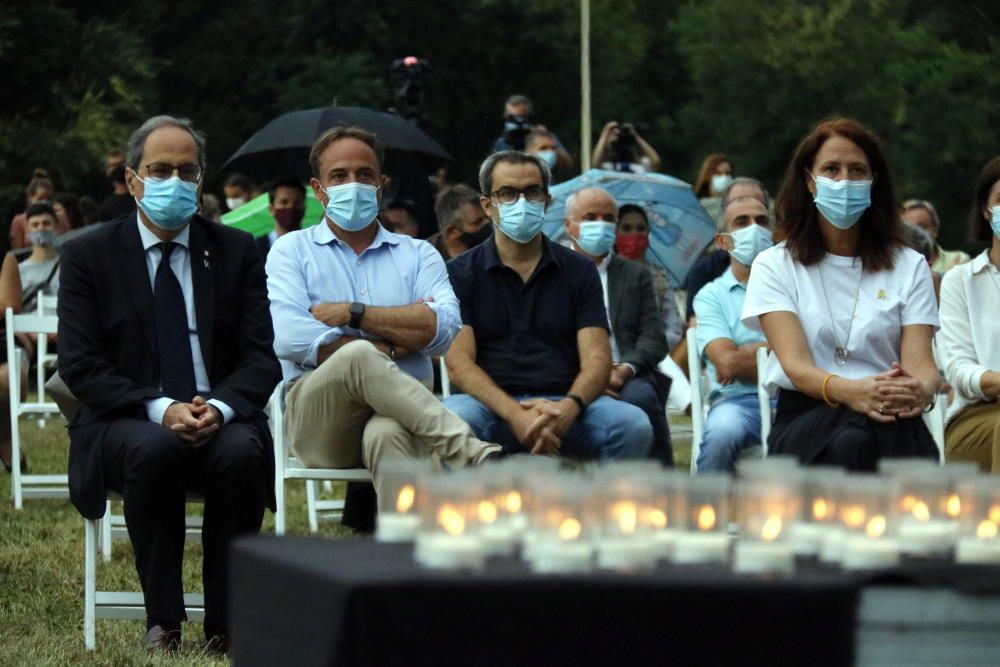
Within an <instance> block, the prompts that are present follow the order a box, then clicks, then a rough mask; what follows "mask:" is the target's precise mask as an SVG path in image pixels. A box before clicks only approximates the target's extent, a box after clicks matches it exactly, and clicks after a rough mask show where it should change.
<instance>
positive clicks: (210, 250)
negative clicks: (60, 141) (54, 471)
mask: <svg viewBox="0 0 1000 667" xmlns="http://www.w3.org/2000/svg"><path fill="white" fill-rule="evenodd" d="M189 247H190V252H191V281H192V283H193V285H192V287H193V291H194V299H195V314H196V318H197V323H198V337H199V340H200V343H201V351H202V355H203V357H204V361H205V368H206V370H207V372H208V378H209V383H210V384H211V387H212V390H211V391H210V392H208V396H206V397H205V398H206V399H207V398H217V399H219V400H220V401H223V402H224V403H226V404H227V405H229V406H230V407H231V408H232V409H233V411H234V412H235V413H236V415H235V417H234V420H238V421H253V422H257V423H258V424H259V425H260V426H261V430H262V431H263V433H262V437H265V438H266V440H265V444H269V443H270V434H269V432H268V430H267V425H266V423H265V421H264V415H263V412H262V409H263V407H264V406H265V405H266V404H267V400H268V398H269V397H270V395H271V392H272V391H273V390H274V387H275V385H276V384H277V383H278V381H279V380H280V379H281V369H280V366H279V365H278V361H277V359H276V358H275V356H274V350H273V348H272V345H273V341H274V331H273V329H272V326H271V315H270V311H269V308H268V300H267V287H266V284H265V277H264V264H263V261H262V260H261V256H260V253H259V252H258V250H257V248H256V247H255V246H254V242H253V239H252V238H251V237H250V235H248V234H246V233H244V232H241V231H238V230H234V229H230V228H228V227H225V226H223V225H220V224H217V223H212V222H208V221H206V220H204V219H202V218H199V217H197V216H196V217H195V218H194V219H193V220H192V221H191V236H190V244H189ZM58 313H59V375H60V376H61V377H62V378H63V380H65V382H66V385H67V386H68V387H69V389H70V391H72V392H73V394H74V395H75V396H76V397H77V399H79V401H80V404H81V407H80V411H79V412H78V413H77V415H76V416H75V417H74V419H73V421H72V422H71V423H70V425H69V436H70V454H69V486H70V498H71V499H72V501H73V504H74V505H76V507H77V509H78V510H80V513H81V514H83V515H84V516H85V517H89V518H97V517H100V516H102V515H103V514H104V499H105V487H104V462H103V454H102V452H103V447H102V441H103V434H104V431H105V430H106V429H107V427H108V426H109V425H110V424H111V422H112V421H114V420H116V419H123V418H133V419H146V418H147V417H146V408H145V404H144V401H146V400H149V399H153V398H160V397H162V396H163V394H162V392H161V391H160V390H159V385H160V380H159V378H160V359H158V358H157V346H156V330H155V320H154V314H153V290H152V286H151V285H150V280H149V271H148V269H147V268H146V257H145V253H144V251H143V248H142V241H141V240H140V237H139V230H138V228H137V223H136V216H135V214H129V215H127V216H124V217H122V218H119V219H117V220H114V221H112V222H109V223H107V224H105V225H103V226H102V227H101V228H100V229H98V230H96V231H94V232H92V233H90V234H86V235H84V236H81V237H79V238H77V239H74V240H73V241H70V242H69V243H67V244H66V245H65V246H64V247H63V250H62V273H61V280H60V285H59V309H58ZM266 459H267V461H268V464H269V467H270V469H271V474H272V475H273V469H274V459H273V457H271V456H267V457H266ZM272 504H273V502H272Z"/></svg>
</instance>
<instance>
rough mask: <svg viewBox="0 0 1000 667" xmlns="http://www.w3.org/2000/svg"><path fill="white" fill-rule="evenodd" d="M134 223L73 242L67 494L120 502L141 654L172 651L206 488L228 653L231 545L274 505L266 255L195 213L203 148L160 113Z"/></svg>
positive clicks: (213, 626) (209, 559) (178, 122)
mask: <svg viewBox="0 0 1000 667" xmlns="http://www.w3.org/2000/svg"><path fill="white" fill-rule="evenodd" d="M126 163H127V167H128V173H127V176H126V178H127V180H128V186H129V191H130V192H131V193H132V194H133V196H134V197H135V199H136V201H137V202H138V204H139V210H138V213H137V214H134V215H128V216H125V217H122V218H119V219H117V220H115V221H112V222H109V223H107V224H105V225H103V226H102V227H101V228H100V229H98V230H96V231H94V232H93V233H90V234H87V235H85V236H81V237H79V238H77V239H75V240H73V241H71V242H70V243H68V244H67V245H66V246H65V247H64V249H63V252H62V257H63V260H62V282H61V285H60V290H59V310H58V312H59V373H60V375H61V376H62V377H63V379H64V380H65V382H66V384H67V385H68V387H69V389H70V390H71V391H72V392H73V394H74V395H75V396H76V397H77V398H78V399H79V401H80V404H81V408H80V411H79V413H78V414H77V415H76V416H75V417H74V419H73V420H72V422H71V423H70V425H69V434H70V457H69V483H70V497H71V499H72V501H73V504H74V505H75V506H76V507H77V509H78V510H79V511H80V513H81V514H83V515H84V516H85V517H88V518H98V517H100V516H102V515H103V514H104V508H105V496H106V493H107V491H108V490H114V491H116V492H118V493H120V494H121V495H122V496H123V497H124V501H125V521H126V524H127V525H128V532H129V538H130V539H131V541H132V546H133V547H134V550H135V560H136V569H137V570H138V573H139V580H140V583H141V584H142V591H143V596H144V601H145V605H146V616H147V634H146V638H145V642H146V645H147V647H148V648H149V649H151V650H158V649H163V650H175V649H176V648H178V647H179V645H180V623H181V621H182V620H184V604H183V596H182V593H183V589H182V585H181V559H182V557H183V553H184V532H185V527H184V523H185V492H186V491H195V492H198V493H200V494H203V495H204V498H205V513H204V524H203V528H202V543H203V546H204V564H203V578H204V585H205V635H206V638H207V639H208V640H209V646H210V648H212V649H215V650H219V651H226V650H227V649H228V630H227V618H228V617H227V609H226V582H227V563H226V559H227V548H228V546H229V543H230V542H231V541H232V539H233V538H234V537H236V536H238V535H241V534H246V533H256V532H257V531H259V530H260V524H261V521H262V519H263V515H264V507H265V505H270V506H272V507H273V488H274V487H273V484H272V483H271V482H272V479H273V473H274V463H273V461H274V459H273V455H272V453H271V452H272V445H271V437H270V433H269V431H268V427H267V423H266V420H265V417H264V414H263V412H262V408H263V407H264V405H265V404H266V402H267V400H268V397H269V396H270V394H271V392H272V390H273V388H274V386H275V385H276V384H277V382H278V380H279V378H280V368H279V365H278V362H277V359H276V358H275V356H274V351H273V349H272V342H273V330H272V327H271V318H270V314H269V310H268V301H267V288H266V286H265V278H264V268H263V262H262V261H261V257H260V253H259V252H257V249H256V248H255V247H254V243H253V239H252V238H251V237H250V236H249V235H247V234H244V233H243V232H239V231H236V230H231V229H229V228H227V227H224V226H222V225H219V224H215V223H210V222H208V221H206V220H204V219H202V218H201V217H199V216H198V215H196V214H195V210H196V202H197V200H198V190H199V188H200V185H201V176H202V174H203V172H204V164H205V154H204V139H203V138H202V136H201V135H200V134H199V133H197V132H196V131H195V130H194V129H193V128H192V126H191V123H190V122H189V121H187V120H182V119H177V118H171V117H169V116H156V117H154V118H151V119H149V120H148V121H146V122H145V123H144V124H143V125H142V127H140V128H139V129H138V130H136V132H135V133H134V134H133V135H132V137H131V139H130V140H129V144H128V150H127V156H126Z"/></svg>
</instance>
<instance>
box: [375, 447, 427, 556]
mask: <svg viewBox="0 0 1000 667" xmlns="http://www.w3.org/2000/svg"><path fill="white" fill-rule="evenodd" d="M431 473H432V467H431V465H430V463H429V462H428V461H426V460H413V459H411V460H404V461H384V462H382V464H381V465H380V466H379V475H380V477H381V480H382V481H381V484H380V486H381V489H382V493H381V494H380V495H379V498H378V519H377V525H376V529H375V539H376V540H377V541H379V542H412V541H413V539H414V538H415V537H416V535H417V530H418V529H419V528H420V515H419V513H418V512H417V503H416V500H417V478H418V477H419V476H421V475H429V474H431Z"/></svg>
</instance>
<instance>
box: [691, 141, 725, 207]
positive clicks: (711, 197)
mask: <svg viewBox="0 0 1000 667" xmlns="http://www.w3.org/2000/svg"><path fill="white" fill-rule="evenodd" d="M732 181H733V164H732V163H731V162H730V161H729V158H727V157H726V156H725V155H723V154H722V153H712V154H711V155H709V156H708V157H706V158H705V161H704V162H702V163H701V169H700V170H699V171H698V178H697V179H695V182H694V186H693V188H692V189H693V190H694V196H695V197H697V198H698V203H700V204H701V206H702V208H704V209H705V212H706V213H708V217H710V218H711V219H712V220H718V219H719V211H720V210H721V208H722V195H723V193H724V192H725V190H726V186H728V185H729V184H730V183H732Z"/></svg>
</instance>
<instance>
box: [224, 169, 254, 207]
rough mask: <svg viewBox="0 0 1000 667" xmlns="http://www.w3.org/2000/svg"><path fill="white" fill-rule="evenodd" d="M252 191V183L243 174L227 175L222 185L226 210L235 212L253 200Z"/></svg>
mask: <svg viewBox="0 0 1000 667" xmlns="http://www.w3.org/2000/svg"><path fill="white" fill-rule="evenodd" d="M253 189H254V188H253V183H251V182H250V179H249V178H247V177H246V175H245V174H240V173H234V174H229V176H227V177H226V180H225V181H224V182H223V184H222V193H223V195H225V198H226V210H228V211H235V210H236V209H238V208H239V207H240V206H243V204H246V203H247V202H248V201H250V200H251V199H253V197H254V194H253Z"/></svg>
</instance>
